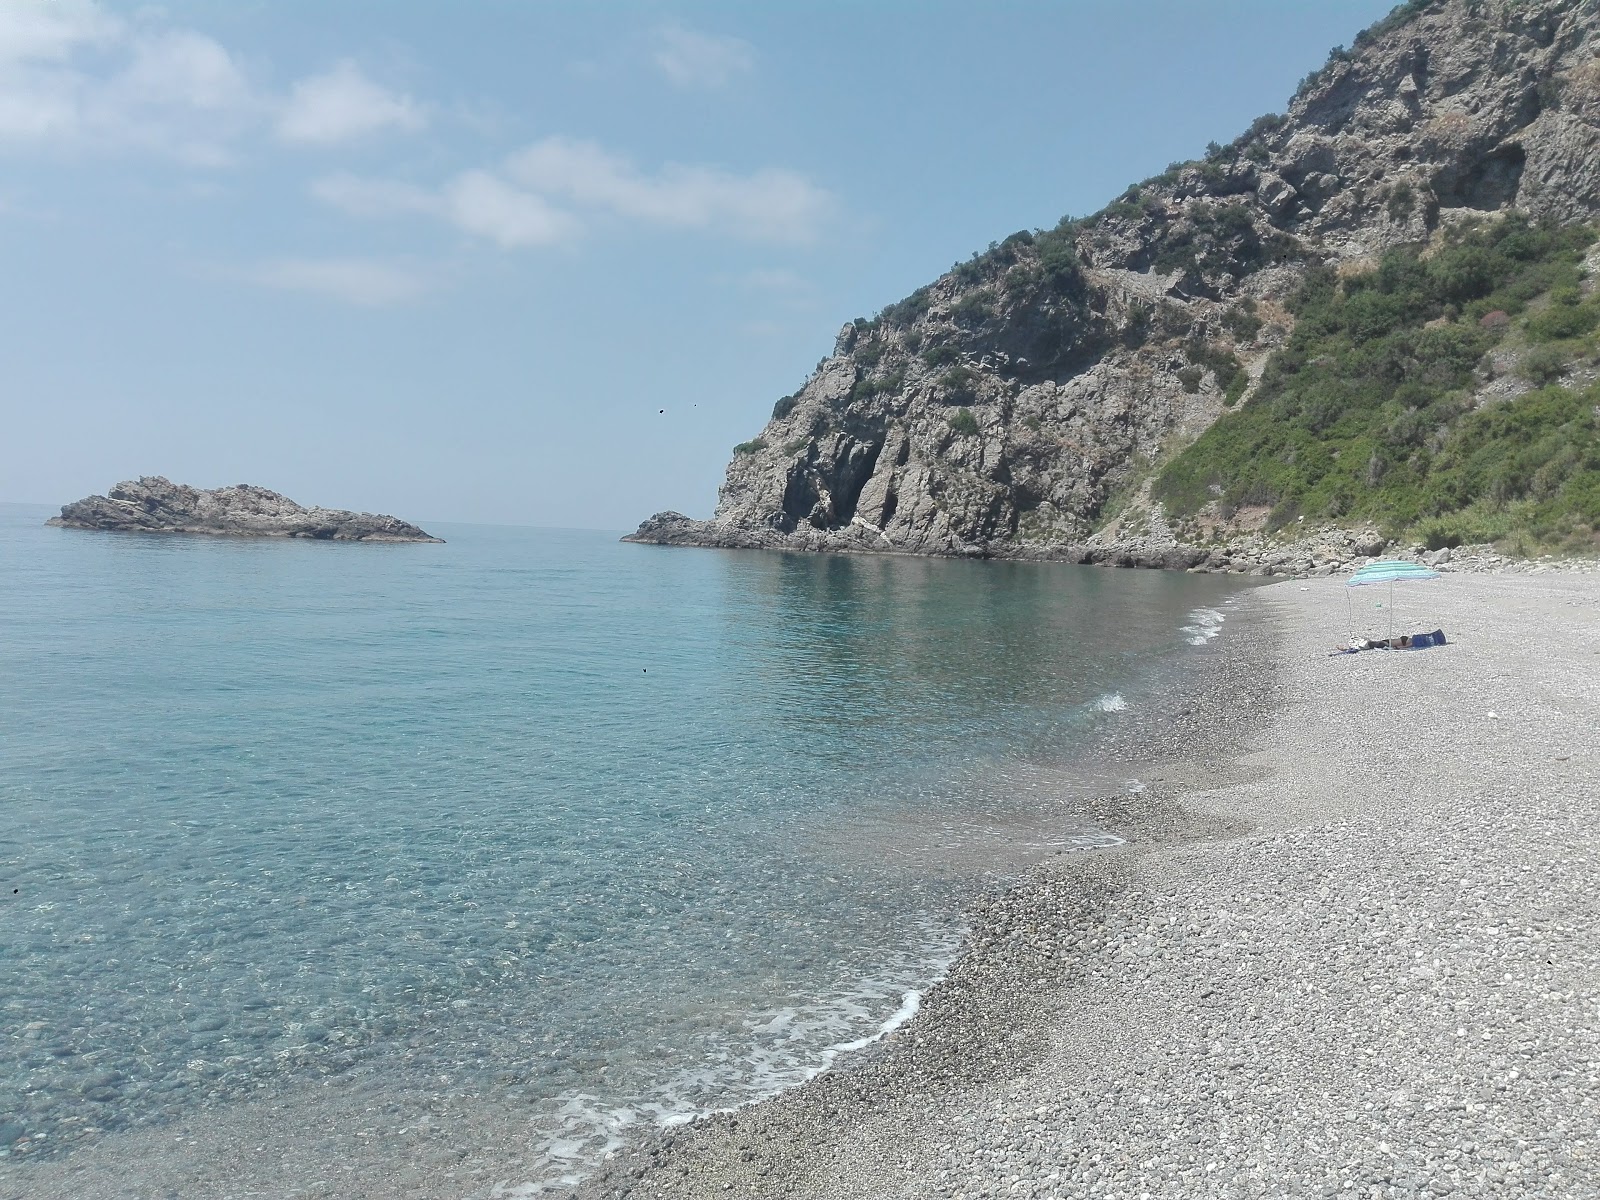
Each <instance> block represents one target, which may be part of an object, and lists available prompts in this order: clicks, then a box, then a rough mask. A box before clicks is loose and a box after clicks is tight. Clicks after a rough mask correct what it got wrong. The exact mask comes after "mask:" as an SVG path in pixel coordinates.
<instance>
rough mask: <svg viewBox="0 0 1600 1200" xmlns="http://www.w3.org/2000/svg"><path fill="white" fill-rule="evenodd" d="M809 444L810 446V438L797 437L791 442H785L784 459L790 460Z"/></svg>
mask: <svg viewBox="0 0 1600 1200" xmlns="http://www.w3.org/2000/svg"><path fill="white" fill-rule="evenodd" d="M810 444H811V439H810V438H808V437H797V438H795V439H794V440H793V441H791V442H785V443H784V444H783V453H784V455H785V457H789V458H792V457H794V455H796V454H798V453H800V451H802V450H804V449H805V448H806V447H807V446H809V445H810Z"/></svg>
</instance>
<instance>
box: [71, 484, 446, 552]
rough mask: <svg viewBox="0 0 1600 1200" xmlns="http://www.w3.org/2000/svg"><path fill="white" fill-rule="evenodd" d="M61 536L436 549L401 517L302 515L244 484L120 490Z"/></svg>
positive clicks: (82, 512)
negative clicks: (112, 533) (107, 533)
mask: <svg viewBox="0 0 1600 1200" xmlns="http://www.w3.org/2000/svg"><path fill="white" fill-rule="evenodd" d="M45 524H47V525H56V526H59V527H60V528H62V529H110V530H118V531H125V532H143V533H205V534H215V535H222V536H234V537H237V536H244V537H294V538H316V539H319V540H322V541H334V542H439V541H443V540H444V539H442V538H436V537H433V536H431V535H429V534H427V533H425V532H423V531H422V530H421V529H418V528H417V527H416V526H415V525H411V524H409V523H407V522H405V521H402V520H400V519H399V518H398V517H388V516H381V515H376V514H373V513H353V512H345V511H344V510H343V509H337V508H304V507H302V506H300V505H298V504H296V503H295V502H294V501H293V500H290V499H289V498H288V497H287V496H280V495H279V494H278V493H277V492H269V491H268V490H267V489H266V488H262V487H255V486H253V485H251V484H248V483H241V484H239V485H238V486H236V487H225V488H216V489H214V490H211V491H202V490H200V489H198V488H192V487H186V486H184V485H183V484H180V483H173V482H171V481H170V480H167V479H164V478H162V477H161V476H160V475H145V476H142V477H141V478H139V479H138V480H128V481H126V482H124V483H119V484H117V486H116V487H114V488H112V489H111V491H110V493H109V494H108V495H105V496H89V497H87V498H86V499H83V500H79V501H76V502H75V503H72V504H68V505H65V506H63V508H62V509H61V515H60V516H59V517H52V518H51V519H50V520H49V521H47V522H45Z"/></svg>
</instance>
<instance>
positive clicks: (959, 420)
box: [950, 408, 978, 436]
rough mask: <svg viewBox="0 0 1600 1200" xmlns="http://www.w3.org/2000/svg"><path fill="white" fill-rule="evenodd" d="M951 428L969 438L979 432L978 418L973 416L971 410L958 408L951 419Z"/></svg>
mask: <svg viewBox="0 0 1600 1200" xmlns="http://www.w3.org/2000/svg"><path fill="white" fill-rule="evenodd" d="M950 428H951V429H953V430H955V431H956V433H958V434H961V435H962V436H969V435H971V434H975V433H977V432H978V418H977V417H975V416H973V415H972V410H971V409H970V408H958V409H957V410H956V411H955V413H954V414H953V415H952V416H951V418H950Z"/></svg>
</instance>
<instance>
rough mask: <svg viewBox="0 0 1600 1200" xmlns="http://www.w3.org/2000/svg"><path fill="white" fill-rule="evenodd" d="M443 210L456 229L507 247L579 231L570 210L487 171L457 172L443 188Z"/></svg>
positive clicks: (556, 239) (537, 243) (543, 242)
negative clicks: (565, 209) (564, 210)
mask: <svg viewBox="0 0 1600 1200" xmlns="http://www.w3.org/2000/svg"><path fill="white" fill-rule="evenodd" d="M444 211H445V214H446V216H447V217H448V219H449V220H450V221H451V222H452V223H453V224H454V225H455V226H456V227H457V228H458V229H461V230H464V231H465V232H467V233H472V234H477V235H478V236H479V237H486V238H488V239H490V240H491V241H495V242H498V243H499V244H500V245H502V246H505V247H508V248H510V247H516V246H549V245H553V244H555V243H557V242H562V241H567V240H569V239H571V238H572V237H574V236H575V235H576V234H577V232H578V223H577V221H576V220H575V219H574V218H573V217H572V216H571V214H569V213H565V212H562V211H561V210H560V209H558V208H556V207H555V206H554V205H552V204H551V203H550V202H549V201H548V200H546V199H545V198H544V197H543V196H540V195H538V194H536V193H534V192H526V191H523V190H522V189H521V188H517V187H513V186H512V185H510V184H508V183H507V182H506V181H505V180H503V179H501V178H500V177H499V176H497V175H494V174H491V173H490V172H488V171H467V172H466V173H464V174H462V175H458V176H457V177H456V178H455V179H454V180H453V181H452V182H451V183H450V185H449V186H448V187H447V188H446V189H445V193H444Z"/></svg>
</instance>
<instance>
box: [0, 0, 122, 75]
mask: <svg viewBox="0 0 1600 1200" xmlns="http://www.w3.org/2000/svg"><path fill="white" fill-rule="evenodd" d="M123 28H124V27H123V23H122V22H121V21H120V20H118V19H117V18H115V17H113V16H110V15H109V14H107V13H105V12H103V11H102V10H101V9H100V8H99V6H98V5H96V4H94V3H92V2H91V0H7V2H6V3H5V4H3V5H0V64H12V63H16V62H23V61H29V60H42V61H46V62H59V61H61V60H63V59H65V58H68V57H69V56H70V55H71V54H72V53H73V52H74V51H75V50H77V49H78V48H79V47H81V46H83V45H85V44H91V43H95V42H103V41H107V40H110V39H114V38H115V37H117V36H119V34H120V33H121V31H122V29H123Z"/></svg>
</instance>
